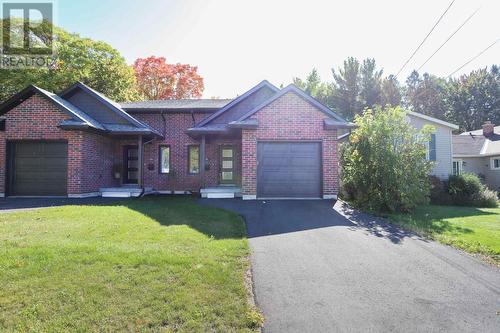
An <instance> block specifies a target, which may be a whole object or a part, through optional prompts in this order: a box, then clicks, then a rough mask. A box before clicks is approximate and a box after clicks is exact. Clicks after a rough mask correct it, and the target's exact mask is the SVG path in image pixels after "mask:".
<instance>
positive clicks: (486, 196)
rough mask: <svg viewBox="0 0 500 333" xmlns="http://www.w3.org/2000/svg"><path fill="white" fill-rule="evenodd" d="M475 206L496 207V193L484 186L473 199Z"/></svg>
mask: <svg viewBox="0 0 500 333" xmlns="http://www.w3.org/2000/svg"><path fill="white" fill-rule="evenodd" d="M474 202H475V206H477V207H482V208H496V207H498V193H497V192H495V191H492V190H490V189H488V188H485V189H484V190H483V191H481V192H480V193H479V196H478V197H476V198H475V200H474Z"/></svg>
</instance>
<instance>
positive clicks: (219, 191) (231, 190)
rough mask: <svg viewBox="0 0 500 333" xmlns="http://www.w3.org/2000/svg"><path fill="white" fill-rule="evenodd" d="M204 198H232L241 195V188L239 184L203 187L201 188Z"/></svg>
mask: <svg viewBox="0 0 500 333" xmlns="http://www.w3.org/2000/svg"><path fill="white" fill-rule="evenodd" d="M200 194H201V197H202V198H207V199H231V198H236V197H241V188H239V187H237V186H215V187H207V188H202V189H201V190H200Z"/></svg>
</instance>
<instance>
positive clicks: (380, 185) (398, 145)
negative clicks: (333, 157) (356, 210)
mask: <svg viewBox="0 0 500 333" xmlns="http://www.w3.org/2000/svg"><path fill="white" fill-rule="evenodd" d="M374 111H375V112H374ZM374 111H373V110H371V109H367V110H366V111H365V112H364V113H363V115H362V116H360V115H357V116H356V117H355V120H354V122H355V123H356V125H357V126H358V127H357V128H356V129H355V130H354V131H353V132H352V134H351V135H350V139H349V142H348V143H344V144H343V145H342V147H341V165H342V172H341V177H342V183H343V192H344V194H345V195H346V196H347V198H348V199H351V200H353V201H354V202H355V203H357V204H359V205H361V206H364V207H366V208H368V209H372V210H375V211H379V212H383V211H386V212H394V211H409V210H411V209H413V208H414V207H416V206H417V205H418V204H421V203H425V202H426V201H427V200H428V196H429V184H428V174H429V172H430V170H431V167H432V164H431V162H429V161H427V160H426V150H427V148H426V147H427V142H428V140H429V139H430V137H429V133H430V131H431V130H432V128H430V127H427V126H426V127H425V128H424V129H423V130H422V131H421V132H417V130H416V129H415V128H414V127H413V126H411V125H410V124H409V123H408V121H407V120H406V112H405V111H403V110H402V109H401V108H399V107H397V108H386V109H382V108H380V107H377V108H376V109H375V110H374Z"/></svg>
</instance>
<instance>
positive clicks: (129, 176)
mask: <svg viewBox="0 0 500 333" xmlns="http://www.w3.org/2000/svg"><path fill="white" fill-rule="evenodd" d="M123 166H124V168H123V183H124V184H137V179H138V173H139V152H138V149H137V146H125V147H123Z"/></svg>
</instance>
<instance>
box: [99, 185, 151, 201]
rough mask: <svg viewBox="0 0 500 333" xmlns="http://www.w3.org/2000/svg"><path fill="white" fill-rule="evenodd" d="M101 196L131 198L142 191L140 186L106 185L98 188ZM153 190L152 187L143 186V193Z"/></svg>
mask: <svg viewBox="0 0 500 333" xmlns="http://www.w3.org/2000/svg"><path fill="white" fill-rule="evenodd" d="M99 192H101V196H102V197H103V198H131V197H134V198H136V197H138V196H140V195H141V193H142V188H140V187H129V186H126V187H106V188H101V189H99ZM152 192H153V188H152V187H146V188H144V194H150V193H152Z"/></svg>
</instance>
